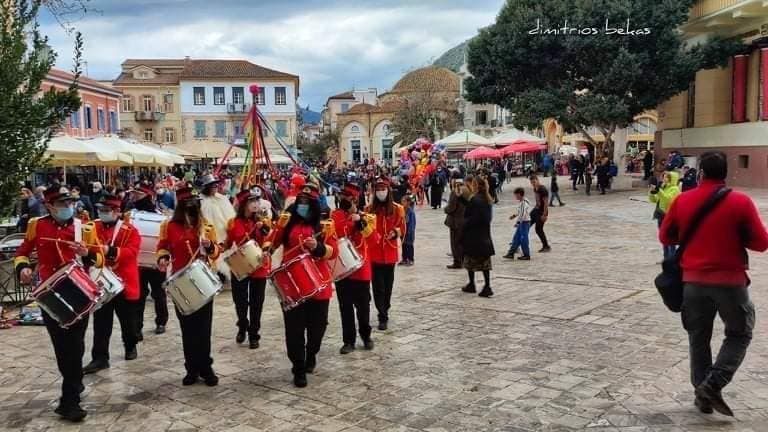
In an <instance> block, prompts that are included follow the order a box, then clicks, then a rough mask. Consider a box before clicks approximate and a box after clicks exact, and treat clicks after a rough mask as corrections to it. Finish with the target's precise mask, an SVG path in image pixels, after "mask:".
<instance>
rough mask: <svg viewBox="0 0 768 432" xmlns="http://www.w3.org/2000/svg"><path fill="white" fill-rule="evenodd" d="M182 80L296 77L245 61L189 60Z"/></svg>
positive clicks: (296, 77) (295, 77)
mask: <svg viewBox="0 0 768 432" xmlns="http://www.w3.org/2000/svg"><path fill="white" fill-rule="evenodd" d="M181 77H182V78H262V79H264V78H286V79H298V78H299V77H298V76H296V75H292V74H289V73H285V72H280V71H276V70H273V69H267V68H265V67H263V66H259V65H256V64H253V63H251V62H249V61H246V60H189V61H187V63H186V65H185V66H184V72H182V74H181Z"/></svg>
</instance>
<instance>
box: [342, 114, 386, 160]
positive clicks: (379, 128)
mask: <svg viewBox="0 0 768 432" xmlns="http://www.w3.org/2000/svg"><path fill="white" fill-rule="evenodd" d="M396 110H397V107H396V106H395V105H393V104H391V103H389V104H383V105H381V106H376V105H371V104H367V103H361V104H358V105H355V106H354V107H352V108H350V109H349V110H348V111H346V112H344V113H342V114H340V115H339V119H338V122H339V127H340V129H339V144H340V149H339V151H338V156H339V161H340V162H360V161H362V160H365V159H370V158H373V159H376V160H383V161H385V162H386V163H391V162H392V160H393V159H394V155H393V154H392V148H393V147H394V145H395V135H394V133H393V131H392V118H393V117H394V115H395V112H396Z"/></svg>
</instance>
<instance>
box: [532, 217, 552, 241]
mask: <svg viewBox="0 0 768 432" xmlns="http://www.w3.org/2000/svg"><path fill="white" fill-rule="evenodd" d="M535 221H536V222H535V223H534V225H533V226H534V229H535V230H536V235H537V236H538V237H539V240H541V246H542V247H545V248H548V247H549V242H548V241H547V235H546V234H545V233H544V223H545V222H544V221H542V220H541V217H537V218H536V219H535Z"/></svg>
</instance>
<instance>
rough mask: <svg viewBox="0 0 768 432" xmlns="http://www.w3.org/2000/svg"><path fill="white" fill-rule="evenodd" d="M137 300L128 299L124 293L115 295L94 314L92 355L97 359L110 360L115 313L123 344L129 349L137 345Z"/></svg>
mask: <svg viewBox="0 0 768 432" xmlns="http://www.w3.org/2000/svg"><path fill="white" fill-rule="evenodd" d="M137 306H138V302H137V301H128V300H126V299H125V296H123V294H120V295H119V296H117V297H115V298H113V299H112V301H110V302H109V303H107V304H105V305H104V306H102V307H101V308H100V309H99V310H97V311H96V312H94V314H93V348H91V357H92V358H93V360H97V361H108V360H109V339H110V338H111V337H112V323H113V322H114V319H113V318H114V315H115V314H117V319H118V320H119V321H120V334H121V335H122V337H123V346H124V347H125V350H126V351H128V350H130V349H133V348H134V347H136V343H137V338H136V335H137V334H138V333H137V330H136V315H137V314H136V307H137Z"/></svg>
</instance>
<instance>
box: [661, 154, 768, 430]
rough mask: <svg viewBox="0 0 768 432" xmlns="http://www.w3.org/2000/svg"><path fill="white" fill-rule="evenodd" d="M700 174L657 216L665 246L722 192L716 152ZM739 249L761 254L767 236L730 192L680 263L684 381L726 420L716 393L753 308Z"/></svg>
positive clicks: (751, 207)
mask: <svg viewBox="0 0 768 432" xmlns="http://www.w3.org/2000/svg"><path fill="white" fill-rule="evenodd" d="M700 168H701V173H702V175H703V180H702V182H701V184H700V185H699V187H698V188H696V189H693V190H690V191H688V192H685V193H683V194H681V195H679V196H678V197H677V199H675V201H673V203H672V206H671V207H670V208H669V211H668V212H667V214H666V216H665V217H664V222H663V224H662V225H661V229H659V239H660V240H661V243H662V244H664V245H667V246H671V245H676V244H679V242H680V240H681V239H682V237H683V235H685V232H686V230H687V229H688V227H689V226H690V223H691V220H692V219H693V217H694V214H695V213H696V212H697V211H698V210H699V209H700V208H701V207H702V206H703V205H704V204H705V202H706V201H707V200H709V198H710V197H711V196H713V194H714V193H716V191H718V190H719V189H720V188H723V187H725V178H726V177H727V176H728V161H727V158H726V156H725V155H724V154H723V153H721V152H708V153H704V154H703V155H702V156H701V159H700ZM746 249H750V250H753V251H759V252H764V251H765V250H766V249H768V232H767V231H766V229H765V225H764V224H763V221H762V220H761V219H760V215H759V213H758V211H757V207H756V206H755V204H754V202H753V201H752V199H751V198H750V197H749V196H747V195H745V194H743V193H740V192H731V193H729V194H727V195H726V196H725V197H724V198H723V199H722V201H721V202H719V203H718V204H717V205H716V206H715V207H714V209H712V211H710V212H709V213H708V214H707V215H706V216H705V217H704V218H703V219H702V221H701V223H700V225H699V228H698V230H697V231H696V233H695V234H694V235H693V238H692V239H691V240H690V241H689V242H688V245H687V247H686V249H685V251H684V253H683V256H682V257H681V258H680V267H681V268H682V270H683V282H684V291H683V308H682V321H683V327H684V328H685V329H686V330H687V331H688V340H689V344H690V358H691V383H692V384H693V386H694V388H695V389H696V392H695V393H696V400H695V404H696V406H697V407H698V408H699V410H700V411H701V412H703V413H707V414H709V413H712V412H713V408H714V409H715V410H717V411H718V412H719V413H721V414H725V415H729V416H733V412H732V411H731V409H730V408H729V407H728V405H727V404H726V403H725V401H724V400H723V397H722V393H721V391H722V389H723V387H725V386H726V385H727V384H728V383H729V382H730V381H731V379H732V378H733V375H734V374H735V373H736V370H738V368H739V366H740V365H741V362H742V361H743V360H744V357H745V356H746V353H747V347H748V346H749V344H750V342H751V340H752V329H753V328H754V324H755V307H754V305H753V304H752V302H751V301H750V299H749V291H748V288H749V277H748V276H747V269H748V256H747V252H746ZM718 314H719V315H720V318H721V319H722V320H723V323H724V324H725V340H724V341H723V344H722V347H721V349H720V352H719V354H718V355H717V358H716V359H715V361H714V363H713V362H712V349H711V347H710V342H711V339H712V327H713V323H714V320H715V316H716V315H718Z"/></svg>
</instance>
